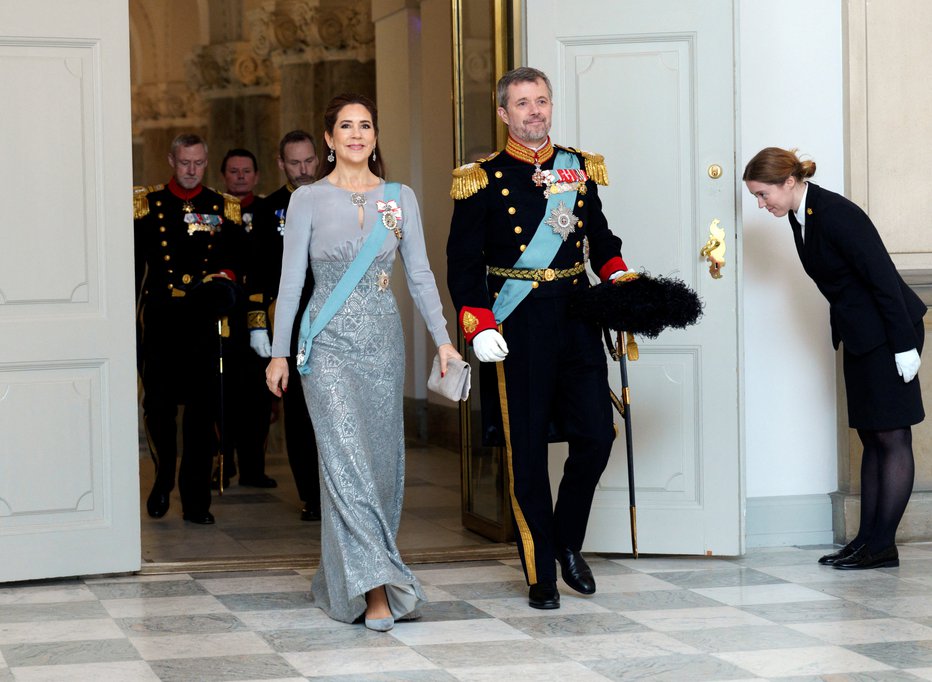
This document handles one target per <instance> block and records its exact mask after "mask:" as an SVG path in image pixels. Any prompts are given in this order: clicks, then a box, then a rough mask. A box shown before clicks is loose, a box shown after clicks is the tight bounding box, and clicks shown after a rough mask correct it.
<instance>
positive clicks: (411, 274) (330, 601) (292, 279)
mask: <svg viewBox="0 0 932 682" xmlns="http://www.w3.org/2000/svg"><path fill="white" fill-rule="evenodd" d="M383 197H384V185H381V186H379V187H377V188H376V189H374V190H372V191H370V192H367V193H366V205H365V207H364V214H365V217H364V220H363V226H362V228H361V229H360V227H359V219H358V209H357V207H356V206H354V205H353V204H352V203H351V201H350V192H348V191H346V190H342V189H340V188H337V187H334V186H333V185H331V184H330V182H329V181H328V180H327V179H326V178H324V179H323V180H320V181H318V182H316V183H314V184H313V185H309V186H305V187H300V188H298V189H297V190H295V192H294V194H293V195H292V197H291V202H290V204H289V206H288V211H287V214H286V224H285V245H284V257H283V263H282V278H281V285H280V289H279V295H278V302H277V303H276V312H275V330H274V335H273V339H274V342H273V346H272V355H273V356H274V357H284V356H287V355H288V354H289V352H290V349H289V348H288V341H289V339H291V327H292V322H293V320H294V318H295V314H296V313H297V305H298V298H299V296H300V292H301V287H302V285H303V283H304V276H305V268H306V267H307V262H308V259H309V260H310V264H311V267H312V269H313V272H314V280H315V285H314V294H313V296H312V298H311V303H310V310H311V316H312V319H313V316H315V315H316V314H317V313H318V311H319V310H320V308H321V306H322V305H323V303H324V300H325V299H326V298H327V296H328V295H329V293H330V291H331V290H332V289H333V288H334V286H335V285H336V283H337V281H338V280H339V279H340V277H341V276H342V275H343V273H344V272H345V270H346V269H347V268H348V267H349V265H350V263H351V262H352V260H353V259H354V258H355V256H356V254H357V253H358V252H359V250H360V249H361V248H362V245H363V242H364V241H365V239H366V238H367V237H368V236H369V234H370V232H371V231H372V229H373V226H374V225H375V223H376V220H377V219H378V213H377V210H376V202H377V200H381V199H383ZM398 204H399V205H400V206H401V210H402V219H401V231H402V239H401V240H400V241H399V240H398V239H397V238H395V237H394V236H392V238H391V239H386V240H385V242H384V243H383V245H382V247H381V250H380V251H379V254H378V256H376V259H375V261H374V262H373V263H372V265H371V266H370V267H369V270H368V272H367V273H366V274H365V275H364V276H363V278H362V280H361V281H360V282H359V284H358V285H357V287H356V289H355V291H354V292H353V293H352V294H351V295H350V297H349V298H348V299H347V301H346V303H345V304H344V305H343V307H342V308H341V309H340V311H339V312H338V313H337V314H336V315H335V316H334V318H333V319H332V320H331V321H330V323H329V324H328V325H327V327H326V328H325V329H324V330H323V331H322V332H321V333H320V335H319V336H317V337H316V338H315V339H314V341H313V344H312V347H311V352H310V357H309V359H308V363H309V365H310V368H311V372H310V374H308V375H304V376H302V377H301V384H302V386H303V389H304V395H305V397H306V399H307V404H308V409H309V411H310V413H311V417H312V418H313V422H314V432H315V434H316V435H317V448H318V453H319V461H320V477H321V516H322V522H321V545H322V546H321V565H320V568H319V569H318V571H317V573H316V574H315V575H314V578H313V580H312V582H311V597H312V599H313V603H314V605H315V606H318V607H320V608H321V609H323V610H324V611H325V612H326V613H327V614H328V615H329V616H330V617H331V618H334V619H336V620H340V621H343V622H347V623H352V622H354V621H355V620H357V619H359V617H360V616H362V615H363V614H364V613H365V610H366V601H365V593H366V592H368V591H369V590H371V589H372V588H374V587H378V586H379V585H387V586H388V587H387V592H388V598H389V604H390V606H391V609H392V614H393V615H394V617H395V618H396V619H399V618H405V617H407V618H411V617H416V616H417V615H418V614H417V609H418V607H419V606H420V605H421V604H423V603H424V601H425V597H424V593H423V591H422V590H421V586H420V584H419V583H418V581H417V578H415V577H414V574H413V573H412V572H411V571H410V569H408V567H407V566H405V565H404V563H403V562H402V561H401V556H400V554H399V552H398V548H397V546H396V544H395V539H396V537H397V534H398V525H399V522H400V520H401V504H402V499H403V495H404V471H405V448H404V427H403V421H402V400H403V397H404V396H403V382H404V361H405V358H404V339H403V337H402V330H401V321H400V319H399V316H398V309H397V307H396V305H395V298H394V296H393V295H392V292H391V289H390V288H387V279H388V278H389V277H390V276H391V273H392V264H393V262H394V260H395V254H396V252H400V253H401V257H402V261H403V263H404V266H405V268H404V269H405V275H406V277H407V283H408V289H409V290H410V291H411V294H412V297H413V298H414V302H415V304H416V305H417V308H418V310H419V311H420V313H421V316H422V317H423V318H424V320H425V322H426V323H427V327H428V330H429V331H430V333H431V336H432V337H433V339H434V342H435V343H436V344H437V345H440V344H443V343H449V342H450V338H449V336H448V334H447V331H446V322H445V320H444V318H443V311H442V310H441V305H440V296H439V294H438V293H437V285H436V283H435V281H434V276H433V273H432V272H431V270H430V265H429V264H428V262H427V253H426V250H425V247H424V233H423V230H422V227H421V219H420V211H419V209H418V205H417V200H416V198H415V196H414V192H412V191H411V189H410V188H409V187H407V186H402V188H401V194H400V198H399V201H398ZM375 229H378V230H381V231H383V232H385V233H386V234H388V231H387V230H386V229H385V227H383V226H382V224H381V222H379V224H378V225H377V226H376V227H375ZM294 379H295V377H291V380H292V385H293V386H294Z"/></svg>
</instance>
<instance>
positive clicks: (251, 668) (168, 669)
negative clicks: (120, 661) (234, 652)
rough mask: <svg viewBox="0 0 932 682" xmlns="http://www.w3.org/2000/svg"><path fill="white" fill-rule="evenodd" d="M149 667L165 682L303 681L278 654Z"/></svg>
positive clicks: (164, 662)
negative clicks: (289, 678) (295, 679)
mask: <svg viewBox="0 0 932 682" xmlns="http://www.w3.org/2000/svg"><path fill="white" fill-rule="evenodd" d="M149 667H150V668H152V670H153V671H154V672H155V674H156V675H158V676H159V679H160V680H162V682H193V681H194V680H196V681H197V682H232V681H233V680H274V679H276V678H287V677H292V678H300V677H301V675H300V674H299V673H298V671H297V670H295V669H294V668H293V667H291V665H290V664H289V663H288V661H286V660H285V659H284V658H282V657H281V656H279V655H277V654H255V655H251V656H222V657H219V656H218V657H216V658H171V659H165V660H160V661H150V662H149Z"/></svg>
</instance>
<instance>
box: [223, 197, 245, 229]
mask: <svg viewBox="0 0 932 682" xmlns="http://www.w3.org/2000/svg"><path fill="white" fill-rule="evenodd" d="M222 194H223V217H224V218H226V219H227V220H232V221H233V222H234V223H241V222H243V209H242V207H241V206H240V203H239V199H237V198H236V197H234V196H233V195H232V194H227V193H226V192H223V193H222Z"/></svg>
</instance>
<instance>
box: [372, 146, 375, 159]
mask: <svg viewBox="0 0 932 682" xmlns="http://www.w3.org/2000/svg"><path fill="white" fill-rule="evenodd" d="M372 161H373V162H375V147H373V148H372Z"/></svg>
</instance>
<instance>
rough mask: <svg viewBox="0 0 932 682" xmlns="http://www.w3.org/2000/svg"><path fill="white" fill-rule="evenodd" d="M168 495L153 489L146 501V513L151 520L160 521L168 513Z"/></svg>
mask: <svg viewBox="0 0 932 682" xmlns="http://www.w3.org/2000/svg"><path fill="white" fill-rule="evenodd" d="M168 503H169V493H166V492H162V491H161V490H159V489H158V488H153V489H152V492H151V493H149V499H147V500H146V511H147V512H149V516H151V517H152V518H153V519H160V518H162V517H163V516H165V512H167V511H168Z"/></svg>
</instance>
